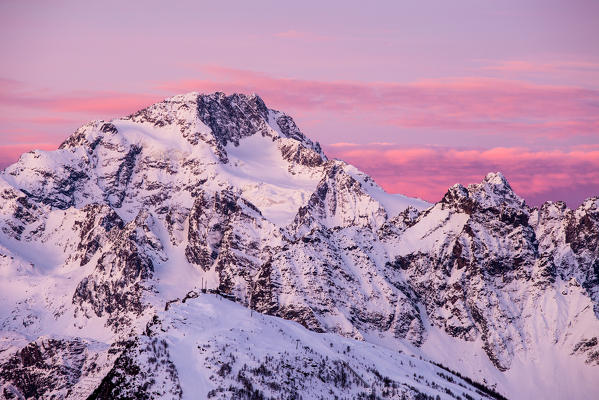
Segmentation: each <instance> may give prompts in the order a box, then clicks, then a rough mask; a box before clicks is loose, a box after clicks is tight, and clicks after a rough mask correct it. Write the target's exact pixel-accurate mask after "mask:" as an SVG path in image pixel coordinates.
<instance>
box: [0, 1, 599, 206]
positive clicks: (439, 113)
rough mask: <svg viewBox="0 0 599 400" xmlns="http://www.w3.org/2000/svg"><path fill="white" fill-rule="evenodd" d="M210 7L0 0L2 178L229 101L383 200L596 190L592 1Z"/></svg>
mask: <svg viewBox="0 0 599 400" xmlns="http://www.w3.org/2000/svg"><path fill="white" fill-rule="evenodd" d="M220 3H222V4H220ZM220 3H219V2H205V3H204V2H195V1H194V2H191V1H189V2H185V1H180V2H177V4H176V6H175V5H172V4H171V5H169V4H168V2H159V1H150V2H143V3H141V2H139V3H136V2H116V1H104V2H99V3H98V4H91V3H87V2H76V1H56V2H45V1H39V2H17V1H7V2H2V3H0V34H1V35H2V36H1V37H2V39H0V51H1V52H2V54H3V61H2V63H0V168H1V167H4V166H6V165H8V164H9V163H11V162H14V161H15V160H16V159H17V158H18V156H19V154H21V153H22V152H25V151H28V150H31V149H34V148H40V149H53V148H56V147H57V146H58V144H59V143H60V142H61V141H62V140H64V138H65V137H67V136H68V135H69V134H70V133H71V132H72V131H74V130H75V129H76V128H77V127H78V126H80V125H82V124H83V123H85V122H87V121H88V120H91V119H99V118H103V119H110V118H115V117H118V116H122V115H125V114H128V113H131V112H134V111H136V110H137V109H139V108H141V107H143V106H145V105H148V104H151V103H152V102H155V101H158V100H160V99H162V98H164V97H168V96H170V95H173V94H177V93H181V92H187V91H192V90H194V91H206V92H210V91H215V90H219V91H224V92H228V93H231V92H234V91H242V92H255V93H257V94H259V95H261V96H262V97H263V98H264V100H265V101H266V103H267V104H268V105H269V106H270V107H272V108H276V109H280V110H283V111H285V112H287V113H288V114H290V115H292V116H293V117H294V118H295V119H296V121H297V122H298V124H299V126H300V128H301V129H302V130H303V131H304V132H305V133H306V134H307V135H308V136H310V137H312V138H314V139H316V140H318V141H320V142H321V144H322V145H323V147H324V148H325V150H326V151H327V154H329V155H330V156H333V157H338V158H342V159H344V160H346V161H348V162H351V163H354V164H355V165H356V166H358V167H359V168H361V169H363V170H364V171H366V172H367V173H369V174H371V175H372V176H373V177H374V178H375V179H376V180H377V181H378V182H379V183H380V184H381V185H383V186H384V187H385V188H386V189H387V190H388V191H391V192H400V193H404V194H406V195H410V196H418V197H421V198H424V199H426V200H430V201H436V200H438V199H440V198H441V196H442V195H443V193H444V192H445V191H446V189H447V188H448V187H449V186H451V185H453V184H454V183H456V182H461V183H463V184H468V183H472V182H478V181H480V180H481V179H482V177H483V176H484V175H485V174H486V173H487V172H489V171H502V172H503V173H504V174H505V175H506V177H507V178H508V180H509V181H510V182H511V183H512V186H513V187H514V189H515V190H516V191H517V192H518V193H519V194H520V195H522V196H523V197H524V198H525V199H527V201H528V202H529V203H531V204H533V205H538V204H540V203H542V202H543V201H544V200H560V199H561V200H565V201H567V203H568V205H569V206H571V207H575V206H577V205H578V204H579V203H580V202H581V201H582V200H583V199H584V198H586V197H589V196H592V195H599V46H597V44H596V38H597V37H599V24H597V23H596V16H597V15H599V3H598V2H596V1H569V2H563V1H550V0H543V1H502V2H492V1H476V0H471V1H454V2H447V1H422V2H377V3H376V6H374V5H371V6H368V7H366V6H365V3H363V2H338V3H336V2H301V5H300V4H299V3H298V4H295V5H290V4H285V3H280V2H274V1H273V2H266V1H261V2H240V3H239V4H236V5H232V4H230V3H223V2H220Z"/></svg>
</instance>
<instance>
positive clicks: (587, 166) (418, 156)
mask: <svg viewBox="0 0 599 400" xmlns="http://www.w3.org/2000/svg"><path fill="white" fill-rule="evenodd" d="M326 149H327V150H328V153H329V154H330V155H331V156H334V157H337V158H340V159H343V160H345V161H347V162H350V163H352V164H355V165H356V166H357V167H359V168H361V169H362V170H364V171H365V172H367V173H369V174H371V175H372V176H373V177H374V178H375V179H376V180H377V182H379V183H380V184H381V185H382V186H383V187H384V188H385V189H386V190H387V191H390V192H394V193H403V194H406V195H410V196H416V197H421V198H424V199H426V200H429V201H437V200H439V199H440V198H441V197H442V196H443V194H444V193H445V192H446V191H447V188H448V187H449V186H451V185H453V184H454V183H457V182H460V183H463V184H469V183H476V182H480V180H481V179H482V178H483V176H484V175H485V174H486V173H487V172H490V171H502V172H503V173H504V174H505V175H506V177H507V178H508V180H509V181H510V184H511V185H512V187H513V188H514V190H515V191H516V192H517V193H518V194H520V195H521V196H523V197H524V198H525V199H527V200H528V201H529V202H530V203H531V204H533V205H539V204H540V203H542V202H543V201H545V200H565V201H567V202H568V204H569V205H570V206H577V205H578V204H579V203H580V202H581V201H582V200H584V199H585V198H587V197H590V196H598V195H599V148H597V147H596V146H588V147H587V146H583V147H581V148H579V149H576V150H571V151H559V150H552V151H531V150H528V149H525V148H501V147H498V148H492V149H485V150H480V149H454V148H440V147H413V148H399V147H396V148H391V149H381V148H376V147H373V146H363V147H362V148H360V149H357V148H356V147H355V146H346V147H343V146H335V147H331V148H329V147H327V148H326Z"/></svg>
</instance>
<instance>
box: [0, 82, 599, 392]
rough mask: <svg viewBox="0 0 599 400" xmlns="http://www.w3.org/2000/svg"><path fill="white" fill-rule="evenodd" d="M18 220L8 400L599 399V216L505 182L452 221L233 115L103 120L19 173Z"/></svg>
mask: <svg viewBox="0 0 599 400" xmlns="http://www.w3.org/2000/svg"><path fill="white" fill-rule="evenodd" d="M0 198H1V199H2V200H1V202H0V273H1V274H2V277H3V279H2V280H1V281H0V299H1V302H0V304H1V306H0V323H1V329H2V335H1V340H0V346H1V347H0V348H1V349H2V351H1V352H0V386H1V388H0V389H1V391H0V396H3V397H4V398H31V397H33V398H73V399H75V398H77V399H78V398H91V399H103V398H140V399H142V398H157V397H160V398H207V397H210V398H223V399H225V398H240V399H242V398H300V396H301V398H304V399H306V398H322V397H323V396H324V397H335V396H336V397H338V398H394V399H400V398H416V399H423V398H429V397H426V396H432V397H433V398H434V397H435V396H439V397H441V398H456V397H457V396H460V397H462V398H492V397H495V398H498V397H499V398H500V394H501V395H504V396H507V397H509V398H530V397H546V398H564V397H571V398H583V397H585V396H588V394H590V393H592V392H593V390H594V389H595V388H594V386H595V383H594V382H596V381H597V379H599V344H598V341H597V340H598V339H597V338H598V337H599V320H598V316H599V199H598V198H591V199H589V200H587V201H586V202H585V203H583V205H581V206H580V207H579V208H578V209H576V210H570V209H568V208H566V207H565V205H564V204H563V203H560V202H558V203H550V202H548V203H545V204H544V205H543V206H542V207H541V208H539V209H534V208H529V207H528V206H527V205H526V203H525V202H524V200H522V199H521V198H520V197H519V196H518V195H517V194H515V193H514V192H513V190H512V188H511V187H510V185H509V183H508V182H507V180H506V179H505V177H504V176H503V175H502V174H501V173H490V174H488V175H487V176H486V177H485V178H484V180H483V181H482V182H481V183H480V184H473V185H469V186H468V187H464V186H462V185H459V184H458V185H454V186H453V187H451V188H450V189H449V190H448V192H447V193H446V194H445V196H444V197H443V199H442V200H441V201H439V202H438V203H436V204H429V203H427V202H424V201H422V200H419V199H413V198H409V197H405V196H402V195H394V194H388V193H386V192H385V191H384V190H383V189H381V188H380V187H379V186H378V185H377V184H376V183H375V182H374V181H373V180H372V178H370V177H369V176H367V175H366V174H364V173H362V172H361V171H359V170H358V169H357V168H355V167H353V166H351V165H349V164H346V163H344V162H343V161H340V160H329V159H328V158H327V157H326V155H325V154H324V153H323V151H322V149H321V147H320V145H319V144H318V143H316V142H313V141H312V140H310V139H309V138H307V137H306V136H305V135H304V134H303V133H302V132H301V131H300V130H299V128H298V127H297V126H296V124H295V122H294V121H293V119H292V118H291V117H289V116H288V115H286V114H284V113H282V112H279V111H276V110H272V109H269V108H268V107H267V106H266V105H265V104H264V102H263V101H262V99H261V98H260V97H258V96H256V95H251V96H247V95H243V94H233V95H230V96H227V95H225V94H223V93H213V94H199V93H189V94H185V95H179V96H175V97H172V98H169V99H166V100H164V101H162V102H159V103H156V104H154V105H152V106H150V107H148V108H146V109H143V110H140V111H138V112H136V113H134V114H132V115H130V116H127V117H124V118H119V119H115V120H112V121H93V122H90V123H88V124H86V125H84V126H82V127H81V128H79V129H78V130H77V131H76V132H75V133H74V134H72V135H71V136H70V137H69V138H67V139H66V140H65V141H64V142H63V143H62V144H61V146H60V148H59V149H57V150H55V151H49V152H46V151H33V152H29V153H26V154H23V155H22V156H21V158H20V159H19V161H18V162H17V163H15V164H13V165H11V166H9V167H7V168H6V169H5V170H4V171H3V172H2V173H0ZM456 371H457V372H458V373H456ZM464 377H469V378H464ZM476 382H479V383H476ZM325 393H327V394H326V395H325ZM368 396H375V397H368ZM423 396H424V397H423Z"/></svg>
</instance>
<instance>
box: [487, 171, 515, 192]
mask: <svg viewBox="0 0 599 400" xmlns="http://www.w3.org/2000/svg"><path fill="white" fill-rule="evenodd" d="M485 182H486V183H488V184H491V185H495V186H507V187H508V188H509V189H510V190H511V189H512V188H511V187H510V184H509V183H508V181H507V179H506V178H505V176H504V175H503V174H502V173H501V172H489V173H488V174H487V176H485V179H484V180H483V183H485Z"/></svg>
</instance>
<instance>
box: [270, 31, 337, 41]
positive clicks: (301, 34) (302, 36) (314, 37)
mask: <svg viewBox="0 0 599 400" xmlns="http://www.w3.org/2000/svg"><path fill="white" fill-rule="evenodd" d="M274 36H275V37H276V38H279V39H294V40H305V41H314V42H316V41H323V40H330V39H331V37H330V36H325V35H319V34H317V33H313V32H308V31H298V30H295V29H290V30H287V31H284V32H277V33H275V35H274Z"/></svg>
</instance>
